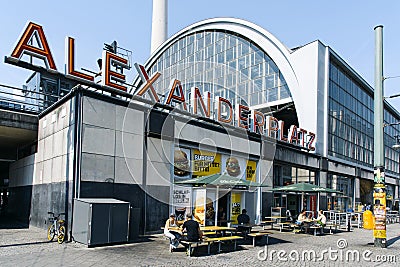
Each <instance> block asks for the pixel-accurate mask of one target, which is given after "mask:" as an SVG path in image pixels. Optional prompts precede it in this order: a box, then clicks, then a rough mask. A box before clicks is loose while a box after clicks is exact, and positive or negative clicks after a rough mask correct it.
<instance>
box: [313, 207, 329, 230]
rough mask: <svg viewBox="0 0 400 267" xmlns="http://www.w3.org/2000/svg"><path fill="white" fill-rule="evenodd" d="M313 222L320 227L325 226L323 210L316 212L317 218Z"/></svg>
mask: <svg viewBox="0 0 400 267" xmlns="http://www.w3.org/2000/svg"><path fill="white" fill-rule="evenodd" d="M314 221H315V222H316V223H318V224H319V225H321V226H322V227H323V226H325V225H326V217H325V215H324V211H323V210H319V211H318V217H317V219H315V220H314Z"/></svg>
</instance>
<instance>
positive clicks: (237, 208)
mask: <svg viewBox="0 0 400 267" xmlns="http://www.w3.org/2000/svg"><path fill="white" fill-rule="evenodd" d="M241 212H242V206H241V193H233V192H232V193H231V220H232V221H234V223H237V217H238V216H239V214H240V213H241Z"/></svg>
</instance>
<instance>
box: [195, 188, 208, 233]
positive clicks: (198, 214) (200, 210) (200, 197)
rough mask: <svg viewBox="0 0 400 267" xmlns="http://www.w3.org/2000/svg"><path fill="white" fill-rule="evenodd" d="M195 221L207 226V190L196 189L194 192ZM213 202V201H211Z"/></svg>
mask: <svg viewBox="0 0 400 267" xmlns="http://www.w3.org/2000/svg"><path fill="white" fill-rule="evenodd" d="M193 200H194V201H193V219H194V220H195V221H197V222H198V223H199V224H201V225H204V224H205V218H206V216H205V207H206V190H205V189H196V190H194V191H193ZM211 202H212V200H211Z"/></svg>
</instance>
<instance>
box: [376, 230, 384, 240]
mask: <svg viewBox="0 0 400 267" xmlns="http://www.w3.org/2000/svg"><path fill="white" fill-rule="evenodd" d="M374 238H384V239H386V230H374Z"/></svg>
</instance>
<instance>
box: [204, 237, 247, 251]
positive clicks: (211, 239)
mask: <svg viewBox="0 0 400 267" xmlns="http://www.w3.org/2000/svg"><path fill="white" fill-rule="evenodd" d="M240 239H243V237H242V236H236V235H232V236H222V237H206V238H204V239H203V242H206V243H207V245H208V250H207V251H208V254H210V246H211V244H212V243H218V253H219V252H221V243H223V242H226V241H234V242H235V247H234V250H236V241H237V240H240Z"/></svg>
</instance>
